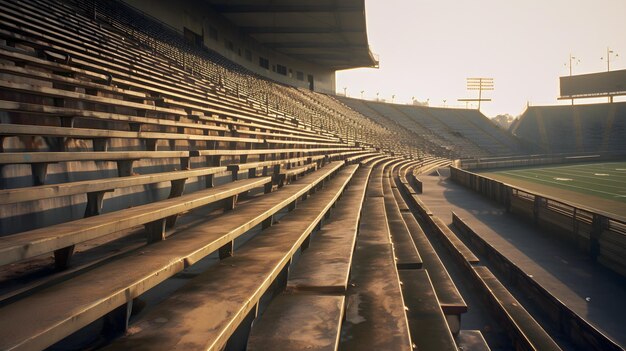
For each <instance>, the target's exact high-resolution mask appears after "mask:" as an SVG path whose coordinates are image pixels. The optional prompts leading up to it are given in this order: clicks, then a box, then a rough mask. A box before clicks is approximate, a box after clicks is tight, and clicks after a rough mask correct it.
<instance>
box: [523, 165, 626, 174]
mask: <svg viewBox="0 0 626 351" xmlns="http://www.w3.org/2000/svg"><path fill="white" fill-rule="evenodd" d="M622 165H623V166H622ZM591 166H592V165H577V166H554V167H541V168H530V169H523V170H520V171H524V170H535V169H541V170H564V169H567V171H568V172H570V171H573V172H589V173H591V172H596V173H597V172H607V171H610V172H612V173H617V174H618V175H617V176H618V177H623V176H626V171H617V170H615V167H617V168H619V167H624V168H626V164H624V163H623V162H619V163H617V164H615V163H613V165H612V166H611V167H606V168H603V167H591ZM593 166H596V165H595V164H594V165H593Z"/></svg>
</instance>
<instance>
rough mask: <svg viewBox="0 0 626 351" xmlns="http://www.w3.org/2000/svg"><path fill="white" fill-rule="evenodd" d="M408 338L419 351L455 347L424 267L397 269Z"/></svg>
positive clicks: (455, 348) (452, 348)
mask: <svg viewBox="0 0 626 351" xmlns="http://www.w3.org/2000/svg"><path fill="white" fill-rule="evenodd" d="M398 274H399V276H400V281H401V282H402V294H403V296H404V301H405V304H406V307H407V312H406V315H407V318H408V320H409V328H410V331H411V340H412V341H413V343H414V344H415V345H416V346H417V350H420V351H429V350H430V351H440V350H441V351H443V350H454V351H456V350H457V347H456V344H455V342H454V337H453V336H452V332H451V331H450V328H449V326H448V323H447V322H446V318H445V316H444V314H443V311H442V310H441V307H440V304H439V300H437V295H436V293H435V290H434V288H433V285H432V282H431V280H430V276H429V274H428V271H427V270H426V269H420V270H415V269H401V270H399V271H398Z"/></svg>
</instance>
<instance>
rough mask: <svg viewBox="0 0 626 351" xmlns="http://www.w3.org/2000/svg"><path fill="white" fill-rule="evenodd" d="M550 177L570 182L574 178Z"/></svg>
mask: <svg viewBox="0 0 626 351" xmlns="http://www.w3.org/2000/svg"><path fill="white" fill-rule="evenodd" d="M552 179H554V180H559V181H562V182H571V181H572V180H574V179H571V178H558V177H557V178H552Z"/></svg>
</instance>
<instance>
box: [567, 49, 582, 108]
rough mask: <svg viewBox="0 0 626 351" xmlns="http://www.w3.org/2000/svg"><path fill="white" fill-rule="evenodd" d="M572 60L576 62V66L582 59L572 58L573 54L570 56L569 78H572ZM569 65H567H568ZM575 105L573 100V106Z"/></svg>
mask: <svg viewBox="0 0 626 351" xmlns="http://www.w3.org/2000/svg"><path fill="white" fill-rule="evenodd" d="M572 60H574V62H576V64H579V63H580V59H578V58H576V57H574V56H572V53H570V54H569V76H570V77H571V76H572ZM566 65H567V64H566ZM573 105H574V98H572V106H573Z"/></svg>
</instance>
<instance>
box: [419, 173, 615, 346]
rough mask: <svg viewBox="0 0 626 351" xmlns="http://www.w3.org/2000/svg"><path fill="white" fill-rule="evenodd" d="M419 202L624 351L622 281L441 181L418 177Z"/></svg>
mask: <svg viewBox="0 0 626 351" xmlns="http://www.w3.org/2000/svg"><path fill="white" fill-rule="evenodd" d="M420 179H421V180H422V182H423V187H424V193H423V195H422V196H421V199H422V201H423V202H424V203H425V204H426V206H428V208H429V209H430V210H431V211H432V212H433V214H435V215H437V216H439V217H440V218H441V219H442V220H443V221H444V222H445V223H447V224H448V225H450V224H451V223H452V217H451V211H455V212H456V213H457V214H458V215H459V216H460V217H461V218H463V219H464V220H465V221H466V223H468V224H469V226H470V227H471V228H472V229H474V230H475V231H476V232H477V233H480V235H481V237H483V238H484V239H485V240H486V241H487V242H489V243H490V244H491V245H493V246H494V247H495V248H497V250H498V251H499V252H501V253H503V254H504V255H505V256H506V257H508V258H509V259H510V260H511V261H513V262H514V263H515V264H516V265H518V266H519V267H520V268H522V269H523V270H524V271H525V273H527V274H529V275H532V277H533V278H534V279H535V280H536V281H537V282H539V283H540V284H541V285H542V286H544V287H545V288H546V289H547V290H548V291H550V293H552V294H553V295H554V296H556V297H557V298H558V299H560V300H561V301H562V302H563V303H564V304H566V305H567V306H568V307H569V308H571V309H572V310H574V311H575V312H576V313H578V314H579V315H580V316H582V317H583V318H585V319H586V320H587V321H589V322H590V323H591V324H593V325H594V326H596V327H597V328H598V329H600V330H602V331H603V332H604V333H605V334H606V335H607V336H609V337H610V338H612V339H613V340H615V341H616V342H617V343H619V344H620V345H621V346H622V347H625V346H626V332H625V331H626V329H625V327H624V320H626V279H625V278H623V277H621V276H620V275H618V274H617V273H614V272H612V271H610V270H608V269H606V268H604V267H603V266H601V265H599V264H597V263H595V262H593V261H591V259H590V257H589V256H588V255H587V254H585V253H583V252H582V251H580V250H578V249H576V248H574V247H571V246H569V245H565V244H563V243H562V242H559V241H558V240H557V239H556V238H554V237H552V236H550V235H548V234H547V233H544V232H541V230H539V229H537V228H536V227H534V226H533V225H532V223H530V222H529V221H527V220H523V219H521V218H520V217H517V216H514V215H512V214H508V213H506V212H505V211H504V209H503V208H502V207H501V206H499V205H498V204H497V203H495V202H491V201H489V200H487V199H485V198H484V197H482V196H481V195H479V194H477V193H475V192H473V191H471V190H468V189H466V188H464V187H462V186H460V185H458V184H456V183H453V182H452V181H450V180H448V179H444V178H443V177H439V176H426V175H422V176H420Z"/></svg>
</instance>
